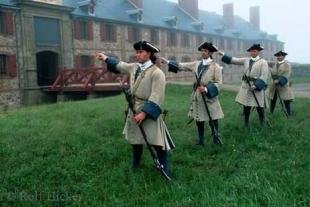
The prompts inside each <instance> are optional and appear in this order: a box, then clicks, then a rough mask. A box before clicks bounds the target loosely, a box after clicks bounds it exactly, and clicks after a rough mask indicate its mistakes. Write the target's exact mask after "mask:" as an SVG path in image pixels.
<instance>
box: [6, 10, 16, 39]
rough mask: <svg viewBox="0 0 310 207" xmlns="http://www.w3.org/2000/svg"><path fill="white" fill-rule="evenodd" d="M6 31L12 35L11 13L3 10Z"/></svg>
mask: <svg viewBox="0 0 310 207" xmlns="http://www.w3.org/2000/svg"><path fill="white" fill-rule="evenodd" d="M5 22H6V33H7V34H9V35H12V34H13V33H14V23H13V13H12V12H5Z"/></svg>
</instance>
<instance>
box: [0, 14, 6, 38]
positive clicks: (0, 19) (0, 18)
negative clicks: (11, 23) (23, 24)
mask: <svg viewBox="0 0 310 207" xmlns="http://www.w3.org/2000/svg"><path fill="white" fill-rule="evenodd" d="M0 33H5V16H4V13H3V12H2V11H0Z"/></svg>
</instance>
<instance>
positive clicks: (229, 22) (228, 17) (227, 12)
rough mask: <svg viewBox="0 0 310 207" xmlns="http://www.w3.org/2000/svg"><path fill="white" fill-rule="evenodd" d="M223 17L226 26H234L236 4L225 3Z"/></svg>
mask: <svg viewBox="0 0 310 207" xmlns="http://www.w3.org/2000/svg"><path fill="white" fill-rule="evenodd" d="M223 18H224V25H225V27H226V28H229V29H230V28H233V27H234V4H233V3H228V4H223Z"/></svg>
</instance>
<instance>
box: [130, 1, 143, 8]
mask: <svg viewBox="0 0 310 207" xmlns="http://www.w3.org/2000/svg"><path fill="white" fill-rule="evenodd" d="M128 1H129V2H130V3H131V4H133V5H134V6H135V7H137V9H143V0H128Z"/></svg>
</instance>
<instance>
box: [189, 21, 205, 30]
mask: <svg viewBox="0 0 310 207" xmlns="http://www.w3.org/2000/svg"><path fill="white" fill-rule="evenodd" d="M191 25H192V26H193V27H194V28H195V29H196V30H198V31H202V30H203V28H204V23H203V22H200V21H197V22H192V23H191Z"/></svg>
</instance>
